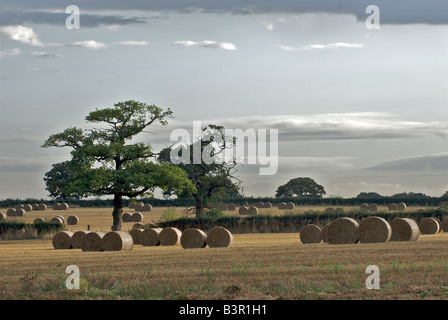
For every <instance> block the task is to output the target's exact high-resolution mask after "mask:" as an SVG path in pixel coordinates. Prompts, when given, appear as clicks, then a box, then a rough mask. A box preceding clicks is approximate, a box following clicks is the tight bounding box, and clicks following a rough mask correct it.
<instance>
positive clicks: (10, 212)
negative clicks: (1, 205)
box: [6, 208, 16, 217]
mask: <svg viewBox="0 0 448 320" xmlns="http://www.w3.org/2000/svg"><path fill="white" fill-rule="evenodd" d="M6 215H7V216H8V217H15V216H16V209H15V208H11V209H8V210H7V211H6Z"/></svg>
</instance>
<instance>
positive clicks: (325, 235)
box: [322, 223, 330, 243]
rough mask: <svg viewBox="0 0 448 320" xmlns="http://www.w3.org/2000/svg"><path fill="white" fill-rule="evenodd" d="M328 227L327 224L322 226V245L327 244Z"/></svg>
mask: <svg viewBox="0 0 448 320" xmlns="http://www.w3.org/2000/svg"><path fill="white" fill-rule="evenodd" d="M329 226H330V224H329V223H327V224H326V225H324V226H323V228H322V241H323V242H324V243H328V227H329Z"/></svg>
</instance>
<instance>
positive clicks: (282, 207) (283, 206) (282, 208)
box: [277, 202, 286, 210]
mask: <svg viewBox="0 0 448 320" xmlns="http://www.w3.org/2000/svg"><path fill="white" fill-rule="evenodd" d="M277 208H279V209H281V210H284V209H286V202H279V203H278V205H277Z"/></svg>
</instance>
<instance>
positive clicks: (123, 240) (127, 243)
mask: <svg viewBox="0 0 448 320" xmlns="http://www.w3.org/2000/svg"><path fill="white" fill-rule="evenodd" d="M102 243H103V251H131V250H132V249H133V247H134V241H133V240H132V236H131V235H130V234H129V233H128V232H125V231H109V232H108V233H106V234H105V235H104V237H103V240H102Z"/></svg>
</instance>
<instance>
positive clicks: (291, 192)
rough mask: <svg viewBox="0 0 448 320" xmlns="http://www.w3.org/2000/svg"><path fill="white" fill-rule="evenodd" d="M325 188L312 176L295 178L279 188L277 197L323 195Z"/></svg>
mask: <svg viewBox="0 0 448 320" xmlns="http://www.w3.org/2000/svg"><path fill="white" fill-rule="evenodd" d="M324 194H326V192H325V188H324V187H323V186H321V185H320V184H317V183H316V181H314V180H313V179H311V178H295V179H291V180H289V181H288V182H287V183H286V184H284V185H281V186H279V187H278V188H277V191H276V193H275V197H276V198H291V197H310V196H311V197H322V196H323V195H324Z"/></svg>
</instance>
